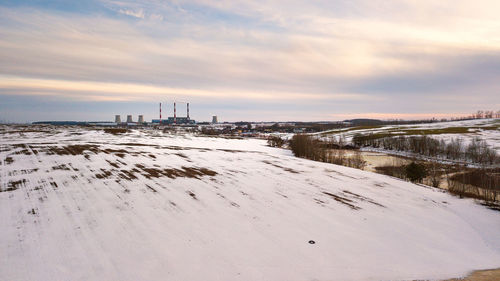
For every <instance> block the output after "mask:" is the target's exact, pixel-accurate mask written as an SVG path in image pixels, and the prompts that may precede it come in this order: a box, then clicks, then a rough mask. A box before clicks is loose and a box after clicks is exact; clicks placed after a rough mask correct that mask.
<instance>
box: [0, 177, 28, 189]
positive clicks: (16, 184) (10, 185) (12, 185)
mask: <svg viewBox="0 0 500 281" xmlns="http://www.w3.org/2000/svg"><path fill="white" fill-rule="evenodd" d="M25 184H26V180H25V179H21V180H17V181H9V183H8V184H7V188H6V189H4V190H0V192H7V191H14V190H16V189H18V188H19V187H22V186H23V185H25Z"/></svg>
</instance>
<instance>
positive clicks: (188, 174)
mask: <svg viewBox="0 0 500 281" xmlns="http://www.w3.org/2000/svg"><path fill="white" fill-rule="evenodd" d="M135 166H136V167H137V168H139V169H141V170H142V171H143V172H144V173H142V175H143V176H144V177H146V178H148V179H151V178H159V177H162V176H166V177H169V178H171V179H174V178H177V177H185V178H196V179H199V178H200V177H201V176H215V175H217V172H215V171H212V170H210V169H207V168H196V167H184V166H183V167H182V169H159V168H147V167H144V165H141V164H136V165H135Z"/></svg>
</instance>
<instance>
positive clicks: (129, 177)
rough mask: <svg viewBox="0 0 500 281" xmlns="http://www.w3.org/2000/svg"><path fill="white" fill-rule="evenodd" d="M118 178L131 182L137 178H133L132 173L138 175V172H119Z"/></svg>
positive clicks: (135, 170)
mask: <svg viewBox="0 0 500 281" xmlns="http://www.w3.org/2000/svg"><path fill="white" fill-rule="evenodd" d="M120 172H121V173H120V174H119V176H120V178H123V179H126V180H128V181H131V180H135V179H137V177H136V176H135V174H134V172H136V173H138V172H139V170H137V169H132V170H131V171H127V170H120Z"/></svg>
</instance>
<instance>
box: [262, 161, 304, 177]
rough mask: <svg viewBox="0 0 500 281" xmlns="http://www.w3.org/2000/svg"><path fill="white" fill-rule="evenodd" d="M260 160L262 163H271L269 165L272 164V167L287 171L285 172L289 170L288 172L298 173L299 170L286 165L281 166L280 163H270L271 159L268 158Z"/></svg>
mask: <svg viewBox="0 0 500 281" xmlns="http://www.w3.org/2000/svg"><path fill="white" fill-rule="evenodd" d="M262 162H264V163H266V164H269V165H271V166H274V167H276V168H280V169H283V170H285V171H287V172H289V173H293V174H300V172H299V171H297V170H294V169H292V168H288V167H283V166H280V165H278V164H275V163H272V162H271V161H268V160H264V161H262Z"/></svg>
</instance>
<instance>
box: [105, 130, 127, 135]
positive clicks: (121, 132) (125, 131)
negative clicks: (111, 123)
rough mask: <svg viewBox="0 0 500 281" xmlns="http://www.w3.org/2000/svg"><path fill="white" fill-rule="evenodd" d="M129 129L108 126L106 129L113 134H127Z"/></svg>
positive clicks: (106, 131)
mask: <svg viewBox="0 0 500 281" xmlns="http://www.w3.org/2000/svg"><path fill="white" fill-rule="evenodd" d="M128 131H129V130H128V129H126V128H106V129H104V132H105V133H108V134H112V135H120V134H125V133H127V132H128Z"/></svg>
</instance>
